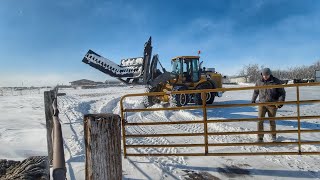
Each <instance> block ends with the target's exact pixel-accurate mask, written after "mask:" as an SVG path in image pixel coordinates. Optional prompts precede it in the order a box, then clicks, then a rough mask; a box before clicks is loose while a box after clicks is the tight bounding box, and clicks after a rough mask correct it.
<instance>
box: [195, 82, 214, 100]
mask: <svg viewBox="0 0 320 180" xmlns="http://www.w3.org/2000/svg"><path fill="white" fill-rule="evenodd" d="M212 88H213V87H212V85H211V84H210V83H209V82H204V83H201V84H199V85H198V86H197V87H196V90H200V89H212ZM214 98H215V93H214V92H209V93H207V95H206V104H212V103H213V101H214ZM194 103H195V104H196V105H202V98H201V94H200V93H197V94H195V95H194Z"/></svg>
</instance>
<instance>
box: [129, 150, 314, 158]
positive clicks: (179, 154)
mask: <svg viewBox="0 0 320 180" xmlns="http://www.w3.org/2000/svg"><path fill="white" fill-rule="evenodd" d="M126 155H127V156H140V157H143V156H284V155H320V152H290V151H288V152H250V153H248V152H239V153H176V154H174V153H168V154H152V153H150V154H140V153H139V154H137V153H127V154H126Z"/></svg>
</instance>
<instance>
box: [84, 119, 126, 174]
mask: <svg viewBox="0 0 320 180" xmlns="http://www.w3.org/2000/svg"><path fill="white" fill-rule="evenodd" d="M120 124H121V121H120V117H119V115H115V114H87V115H85V116H84V136H85V147H86V180H99V179H104V180H121V179H122V163H121V125H120Z"/></svg>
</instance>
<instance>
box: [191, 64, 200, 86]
mask: <svg viewBox="0 0 320 180" xmlns="http://www.w3.org/2000/svg"><path fill="white" fill-rule="evenodd" d="M199 80H200V73H199V59H192V81H193V82H198V81H199Z"/></svg>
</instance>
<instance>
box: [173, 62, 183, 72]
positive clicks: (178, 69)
mask: <svg viewBox="0 0 320 180" xmlns="http://www.w3.org/2000/svg"><path fill="white" fill-rule="evenodd" d="M171 65H172V73H175V74H180V73H181V64H180V61H172V64H171Z"/></svg>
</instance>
